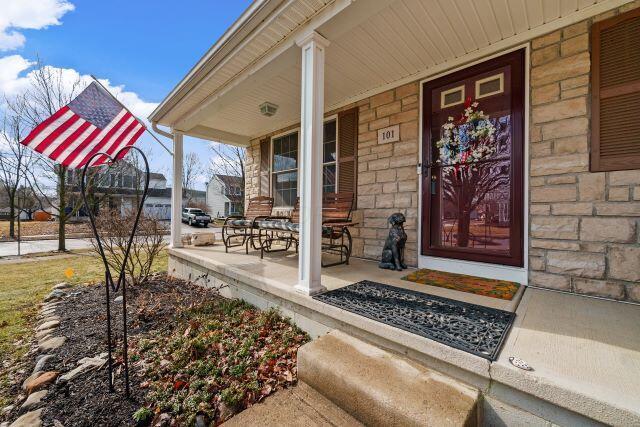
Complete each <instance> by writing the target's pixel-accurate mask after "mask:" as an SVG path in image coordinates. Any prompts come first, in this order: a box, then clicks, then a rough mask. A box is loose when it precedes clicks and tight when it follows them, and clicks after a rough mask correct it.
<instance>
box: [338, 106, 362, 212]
mask: <svg viewBox="0 0 640 427" xmlns="http://www.w3.org/2000/svg"><path fill="white" fill-rule="evenodd" d="M357 153H358V108H352V109H350V110H346V111H342V112H341V113H339V114H338V191H340V192H345V191H346V192H351V193H353V194H354V196H355V193H356V186H357V173H358V171H357V169H358V158H357V157H358V156H357ZM354 200H355V198H354Z"/></svg>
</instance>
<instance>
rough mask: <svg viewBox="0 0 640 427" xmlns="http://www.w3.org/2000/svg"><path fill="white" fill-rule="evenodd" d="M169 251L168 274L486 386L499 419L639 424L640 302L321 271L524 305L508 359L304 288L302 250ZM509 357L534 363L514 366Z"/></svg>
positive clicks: (355, 269) (345, 281) (337, 278)
mask: <svg viewBox="0 0 640 427" xmlns="http://www.w3.org/2000/svg"><path fill="white" fill-rule="evenodd" d="M169 254H170V261H169V274H171V275H174V276H176V277H180V278H183V279H187V280H193V281H196V282H197V281H198V280H203V277H204V276H205V275H206V278H207V279H206V280H207V283H205V282H202V284H203V285H209V286H211V285H215V284H226V285H227V288H226V289H225V290H223V291H222V294H223V295H225V296H230V297H240V298H243V299H245V300H247V301H248V302H250V303H252V304H254V305H256V306H258V307H260V308H268V307H273V306H277V307H278V308H279V309H280V310H281V312H282V313H283V314H284V315H285V316H288V317H290V318H292V319H293V320H294V322H296V323H297V324H298V325H299V326H300V327H302V328H303V329H305V330H307V331H308V332H310V334H311V335H312V336H319V335H323V334H324V333H327V332H329V331H331V330H333V329H340V330H343V331H344V332H347V333H350V334H351V335H354V336H356V337H358V338H361V339H364V340H366V341H369V342H372V343H374V344H378V345H380V346H382V347H384V348H386V349H389V350H392V351H396V352H398V353H401V354H404V355H406V356H408V357H410V358H412V359H414V360H416V361H418V362H421V363H423V364H425V365H426V366H428V367H430V368H432V369H435V370H438V371H440V372H442V373H445V374H447V375H451V376H452V377H454V378H457V379H459V380H462V381H464V382H466V383H468V384H470V385H473V386H475V387H477V388H479V389H480V390H481V391H482V392H483V394H484V396H485V409H484V411H485V419H487V420H494V421H495V423H497V424H498V425H500V422H501V421H500V420H502V421H504V420H508V419H510V417H515V418H514V419H513V420H514V423H515V424H521V423H522V421H523V420H526V422H527V423H528V424H532V425H549V424H548V423H549V422H553V423H555V424H559V425H575V424H578V423H579V424H581V425H598V424H599V423H604V424H611V425H638V424H640V306H637V305H631V304H623V303H617V302H612V301H604V300H598V299H593V298H587V297H582V296H577V295H569V294H562V293H558V292H553V291H546V290H539V289H532V288H524V287H522V288H521V289H520V291H519V292H518V294H517V295H516V297H515V298H514V300H513V301H503V300H499V299H495V298H488V297H483V296H478V295H473V294H468V293H464V292H458V291H452V290H447V289H442V288H437V287H432V286H426V285H419V284H415V283H411V282H406V281H403V280H401V277H402V276H404V275H405V274H406V272H395V271H388V270H380V269H378V267H377V264H376V263H375V262H371V261H365V260H360V259H352V261H351V263H350V265H348V266H347V265H341V266H336V267H331V268H324V269H323V270H322V283H323V285H324V286H325V287H327V288H328V289H335V288H339V287H342V286H346V285H349V284H351V283H354V282H357V281H360V280H365V279H366V280H372V281H376V282H380V283H385V284H388V285H393V286H398V287H404V288H408V289H413V290H416V291H420V292H426V293H430V294H434V295H440V296H444V297H447V298H453V299H457V300H461V301H466V302H470V303H474V304H480V305H485V306H489V307H494V308H499V309H503V310H509V311H516V320H515V323H514V325H513V327H512V329H511V332H510V333H509V335H508V337H507V339H506V341H505V343H504V346H503V348H502V351H501V353H500V356H499V359H498V360H497V361H495V362H489V361H488V360H485V359H482V358H480V357H477V356H474V355H471V354H469V353H466V352H463V351H461V350H457V349H454V348H451V347H448V346H446V345H444V344H440V343H437V342H435V341H432V340H429V339H426V338H423V337H420V336H417V335H413V334H411V333H408V332H405V331H402V330H399V329H396V328H393V327H391V326H388V325H385V324H382V323H379V322H375V321H373V320H370V319H367V318H364V317H362V316H358V315H355V314H353V313H350V312H346V311H344V310H341V309H338V308H336V307H333V306H329V305H326V304H323V303H321V302H318V301H316V300H314V299H312V298H311V297H308V296H306V295H302V294H300V293H297V292H295V290H294V289H293V286H294V285H295V284H296V280H297V257H296V255H295V254H293V253H286V254H285V253H274V254H266V255H265V258H264V259H263V260H261V259H260V256H259V253H256V252H255V251H253V252H251V251H250V253H249V255H246V254H245V252H244V248H234V249H231V250H230V252H229V253H225V252H224V247H223V246H221V245H217V246H213V247H206V248H205V247H198V248H196V247H188V248H180V249H170V250H169ZM212 279H213V282H212ZM509 356H516V357H519V358H521V359H523V360H525V361H526V362H527V363H528V364H529V365H530V366H532V367H533V369H534V370H533V371H530V372H527V371H523V370H520V369H518V368H515V367H514V366H512V365H511V364H510V362H509V360H508V358H509ZM514 414H515V415H514ZM507 424H510V423H507Z"/></svg>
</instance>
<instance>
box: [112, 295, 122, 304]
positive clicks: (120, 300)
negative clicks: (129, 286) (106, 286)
mask: <svg viewBox="0 0 640 427" xmlns="http://www.w3.org/2000/svg"><path fill="white" fill-rule="evenodd" d="M113 302H122V295H120V296H119V297H115V298H114V299H113Z"/></svg>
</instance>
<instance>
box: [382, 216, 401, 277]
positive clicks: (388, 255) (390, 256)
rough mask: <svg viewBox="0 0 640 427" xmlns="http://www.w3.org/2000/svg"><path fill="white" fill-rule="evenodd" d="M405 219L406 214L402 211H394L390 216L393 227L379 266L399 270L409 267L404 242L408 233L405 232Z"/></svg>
mask: <svg viewBox="0 0 640 427" xmlns="http://www.w3.org/2000/svg"><path fill="white" fill-rule="evenodd" d="M405 221H406V219H405V217H404V215H403V214H401V213H400V212H397V213H394V214H393V215H391V216H390V217H389V224H391V229H390V230H389V236H387V240H386V241H385V242H384V248H383V249H382V259H381V260H380V264H378V267H380V268H387V269H389V270H398V271H402V269H404V268H407V265H406V264H405V263H404V244H405V243H406V242H407V233H405V232H404V222H405Z"/></svg>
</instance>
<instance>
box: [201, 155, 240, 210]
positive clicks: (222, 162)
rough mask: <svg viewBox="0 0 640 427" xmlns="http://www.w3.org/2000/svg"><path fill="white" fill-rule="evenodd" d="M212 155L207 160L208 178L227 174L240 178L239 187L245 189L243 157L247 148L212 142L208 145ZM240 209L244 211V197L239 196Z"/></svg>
mask: <svg viewBox="0 0 640 427" xmlns="http://www.w3.org/2000/svg"><path fill="white" fill-rule="evenodd" d="M210 148H211V151H212V153H213V157H212V158H211V160H210V161H209V180H211V179H213V175H229V176H237V177H239V178H240V188H241V189H242V192H243V193H244V190H245V177H246V175H245V159H246V155H247V150H246V149H245V148H244V147H236V146H234V145H227V144H222V143H219V142H214V143H212V144H211V145H210ZM240 203H241V205H242V206H241V211H242V212H244V197H241V198H240Z"/></svg>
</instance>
